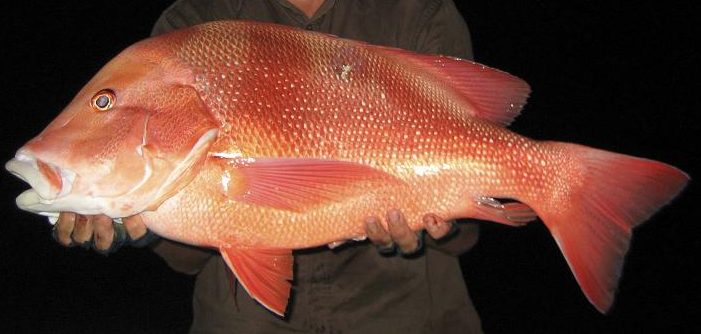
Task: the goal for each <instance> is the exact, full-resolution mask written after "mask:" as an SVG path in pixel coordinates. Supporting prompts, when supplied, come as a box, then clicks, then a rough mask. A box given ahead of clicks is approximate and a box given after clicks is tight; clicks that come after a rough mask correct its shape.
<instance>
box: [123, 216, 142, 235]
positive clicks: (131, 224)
mask: <svg viewBox="0 0 701 334" xmlns="http://www.w3.org/2000/svg"><path fill="white" fill-rule="evenodd" d="M122 224H124V229H126V230H127V234H128V235H129V237H130V238H131V240H137V239H139V238H141V237H143V236H145V235H146V233H147V232H148V229H147V228H146V225H145V224H144V221H143V220H142V219H141V216H140V215H136V216H131V217H127V218H122Z"/></svg>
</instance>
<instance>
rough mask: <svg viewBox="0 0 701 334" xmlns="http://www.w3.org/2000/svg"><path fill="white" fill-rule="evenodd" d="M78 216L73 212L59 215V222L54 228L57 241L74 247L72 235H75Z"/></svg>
mask: <svg viewBox="0 0 701 334" xmlns="http://www.w3.org/2000/svg"><path fill="white" fill-rule="evenodd" d="M75 218H76V214H75V213H72V212H61V214H59V215H58V221H57V222H56V225H55V226H54V230H53V232H52V233H53V234H54V239H56V241H57V242H58V243H59V244H61V245H63V246H65V247H71V246H74V244H73V239H72V237H71V234H73V227H74V226H75Z"/></svg>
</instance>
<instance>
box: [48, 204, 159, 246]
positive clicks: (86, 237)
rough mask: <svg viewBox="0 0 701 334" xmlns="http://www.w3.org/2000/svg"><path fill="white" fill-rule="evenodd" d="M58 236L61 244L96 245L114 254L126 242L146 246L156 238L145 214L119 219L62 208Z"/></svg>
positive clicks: (55, 236)
mask: <svg viewBox="0 0 701 334" xmlns="http://www.w3.org/2000/svg"><path fill="white" fill-rule="evenodd" d="M52 233H53V237H54V239H55V240H56V241H57V242H58V243H59V244H61V245H63V246H66V247H73V246H76V245H79V246H81V247H83V248H86V249H87V248H93V249H95V250H96V251H97V252H98V253H101V254H105V255H106V254H110V253H113V252H115V251H116V250H117V249H119V248H120V247H121V246H122V245H124V244H125V243H129V244H131V245H133V246H137V247H140V246H145V245H146V244H147V243H149V242H150V241H151V240H152V239H153V238H152V237H151V236H152V234H150V233H149V232H148V229H147V228H146V225H144V222H143V220H142V219H141V216H138V215H136V216H131V217H126V218H123V219H122V224H119V223H115V222H113V221H112V218H110V217H107V216H105V215H89V216H86V215H79V214H75V213H71V212H62V213H61V214H60V215H59V216H58V221H57V222H56V225H54V229H53V231H52Z"/></svg>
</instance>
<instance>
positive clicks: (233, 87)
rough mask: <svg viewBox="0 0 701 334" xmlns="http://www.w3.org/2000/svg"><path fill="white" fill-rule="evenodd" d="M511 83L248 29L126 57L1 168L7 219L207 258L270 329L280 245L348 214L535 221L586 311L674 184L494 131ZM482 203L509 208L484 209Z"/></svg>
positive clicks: (521, 90)
mask: <svg viewBox="0 0 701 334" xmlns="http://www.w3.org/2000/svg"><path fill="white" fill-rule="evenodd" d="M529 91H530V89H529V87H528V85H527V84H526V83H525V82H523V81H522V80H520V79H518V78H516V77H514V76H511V75H509V74H507V73H504V72H501V71H498V70H495V69H491V68H488V67H486V66H484V65H480V64H477V63H473V62H469V61H465V60H460V59H455V58H449V57H443V56H430V55H419V54H415V53H411V52H408V51H403V50H399V49H393V48H387V47H379V46H373V45H368V44H364V43H361V42H356V41H351V40H345V39H339V38H335V37H333V36H329V35H325V34H319V33H313V32H308V31H303V30H298V29H294V28H289V27H282V26H277V25H271V24H263V23H253V22H215V23H208V24H203V25H200V26H196V27H193V28H189V29H184V30H180V31H177V32H173V33H171V34H168V35H164V36H160V37H156V38H152V39H147V40H145V41H142V42H139V43H137V44H135V45H133V46H131V47H129V48H128V49H126V50H125V51H123V52H122V53H121V54H119V55H118V56H117V57H116V58H114V59H113V60H112V61H111V62H109V63H108V64H107V65H106V66H105V67H104V68H103V69H102V70H100V71H99V72H98V73H97V75H96V76H95V77H94V78H93V79H92V80H91V81H90V82H89V83H88V84H87V85H86V86H85V87H84V88H83V89H82V90H81V91H80V92H79V93H78V95H77V96H76V97H75V98H74V100H73V101H72V102H71V103H70V104H69V105H68V106H67V107H66V108H65V110H64V111H63V112H62V113H61V114H60V115H58V117H57V118H56V119H55V120H54V121H53V122H52V123H51V124H49V125H48V127H47V128H46V129H45V130H44V131H43V132H41V133H40V134H39V135H38V136H37V137H36V138H34V139H32V140H31V141H29V142H28V143H27V144H26V145H25V146H24V147H22V148H21V149H20V150H19V151H18V152H17V154H16V157H15V158H14V159H13V160H11V161H10V162H8V163H7V169H8V170H10V171H11V172H13V173H15V174H16V175H18V176H19V177H21V178H22V179H24V180H25V181H27V182H28V183H29V184H30V185H31V187H32V189H31V190H28V191H26V192H24V193H23V194H21V195H20V196H19V197H18V198H17V203H18V205H19V207H20V208H22V209H25V210H28V211H31V212H36V213H40V214H45V215H52V214H55V213H56V212H60V211H71V212H77V213H81V214H106V215H109V216H111V217H126V216H130V215H135V214H142V216H143V219H144V222H145V223H146V225H147V226H148V227H149V228H150V229H151V230H152V231H154V232H156V233H157V234H159V235H161V236H163V237H165V238H170V239H173V240H177V241H181V242H185V243H189V244H193V245H197V246H203V247H211V248H215V249H218V250H219V251H220V252H221V254H222V255H223V257H224V259H225V260H226V262H227V264H228V265H229V267H230V268H231V270H232V271H233V272H234V273H235V275H236V277H237V278H238V279H239V281H240V282H241V283H242V285H243V286H244V287H245V288H246V290H247V291H248V293H249V294H250V295H251V296H253V297H254V298H256V299H257V300H258V301H259V302H260V303H261V304H263V305H264V306H265V307H267V308H268V309H270V310H272V311H273V312H275V313H277V314H280V315H284V312H285V309H286V305H287V300H288V297H289V293H290V286H291V284H290V281H291V280H292V263H293V259H292V249H298V248H306V247H315V246H319V245H324V244H329V243H333V242H336V241H340V240H346V239H354V238H362V237H363V236H364V228H363V226H364V225H363V218H364V217H366V216H368V215H380V214H382V213H383V212H385V211H386V210H388V209H389V208H393V207H396V208H401V209H402V210H403V212H404V213H405V216H406V217H407V220H408V221H409V223H410V226H411V228H413V229H415V230H419V229H422V228H423V224H422V222H421V217H422V216H423V215H424V214H425V213H429V212H431V213H435V214H437V215H438V216H440V217H442V218H444V219H452V218H457V217H473V218H479V219H485V220H491V221H495V222H499V223H504V224H509V225H516V226H519V225H522V224H525V223H526V222H528V221H531V220H534V219H536V217H540V218H541V220H542V221H543V223H545V225H546V226H547V227H548V229H549V230H550V232H551V233H552V235H553V236H554V238H555V240H556V241H557V243H558V245H559V246H560V248H561V250H562V252H563V254H564V256H565V258H566V259H567V262H568V264H569V266H570V268H571V269H572V271H573V273H574V275H575V278H576V279H577V281H578V282H579V284H580V286H581V288H582V290H583V291H584V294H585V295H586V296H587V298H588V299H589V300H590V301H591V302H592V304H593V305H594V306H595V307H596V308H597V309H598V310H599V311H602V312H606V311H607V310H608V309H609V308H610V306H611V304H612V302H613V298H614V294H615V290H616V287H617V284H618V278H619V276H620V274H621V268H622V266H623V259H624V256H625V254H626V252H627V250H628V246H629V242H630V238H631V230H632V229H633V228H634V227H635V226H637V225H639V224H640V223H642V222H643V221H645V220H647V219H648V218H649V217H650V216H651V215H652V214H653V213H655V212H656V211H657V210H658V209H660V208H661V207H662V206H664V205H665V204H667V203H668V202H669V201H671V200H672V199H673V198H674V197H675V196H676V195H677V194H678V193H679V192H680V191H681V190H682V189H683V188H684V186H685V185H686V183H687V182H688V179H689V178H688V176H687V175H686V174H685V173H683V172H682V171H680V170H678V169H676V168H674V167H672V166H669V165H666V164H664V163H660V162H656V161H652V160H646V159H642V158H636V157H631V156H626V155H621V154H617V153H611V152H606V151H603V150H598V149H594V148H589V147H585V146H580V145H576V144H568V143H561V142H552V141H535V140H531V139H529V138H525V137H523V136H520V135H518V134H516V133H513V132H511V131H509V130H508V129H506V125H508V124H509V123H510V122H511V121H512V120H513V119H514V117H516V116H517V115H518V113H519V112H520V110H521V107H522V106H523V105H524V104H525V102H526V99H527V96H528V94H529ZM501 199H510V201H508V202H506V201H502V200H501Z"/></svg>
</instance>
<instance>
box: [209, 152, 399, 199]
mask: <svg viewBox="0 0 701 334" xmlns="http://www.w3.org/2000/svg"><path fill="white" fill-rule="evenodd" d="M222 166H223V168H224V175H225V176H224V179H223V180H222V187H223V190H224V192H225V193H226V195H227V196H228V197H229V198H231V199H233V200H235V201H240V202H246V203H250V204H255V205H261V206H268V207H273V208H276V209H281V210H288V211H294V212H302V211H304V210H305V209H308V208H310V207H313V206H317V205H322V204H328V203H330V202H342V201H344V200H347V199H348V198H352V197H355V196H358V195H362V194H365V193H367V192H368V189H373V188H375V187H381V186H386V185H388V184H392V183H394V184H398V183H401V181H400V180H399V179H397V178H396V177H394V176H392V175H390V174H388V173H385V172H384V171H381V170H378V169H375V168H373V167H370V166H366V165H362V164H357V163H353V162H346V161H336V160H322V159H295V158H287V159H272V158H264V159H222Z"/></svg>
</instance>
